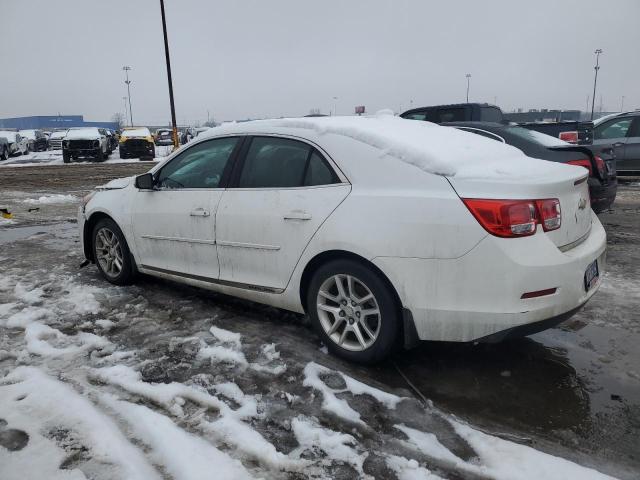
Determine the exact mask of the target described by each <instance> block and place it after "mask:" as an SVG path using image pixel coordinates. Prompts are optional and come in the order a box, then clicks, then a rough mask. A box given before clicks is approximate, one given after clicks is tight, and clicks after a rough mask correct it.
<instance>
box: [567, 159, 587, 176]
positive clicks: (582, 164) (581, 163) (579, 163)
mask: <svg viewBox="0 0 640 480" xmlns="http://www.w3.org/2000/svg"><path fill="white" fill-rule="evenodd" d="M567 163H569V165H577V166H579V167H584V168H586V169H587V170H589V176H592V175H593V170H592V169H591V160H589V159H588V158H584V159H581V160H571V161H569V162H567Z"/></svg>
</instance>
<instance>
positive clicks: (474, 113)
mask: <svg viewBox="0 0 640 480" xmlns="http://www.w3.org/2000/svg"><path fill="white" fill-rule="evenodd" d="M400 116H401V117H402V118H407V119H409V120H424V121H426V122H432V123H438V124H439V123H448V122H494V123H505V120H504V117H503V115H502V110H500V107H497V106H495V105H490V104H488V103H454V104H451V105H434V106H431V107H419V108H413V109H411V110H407V111H406V112H404V113H401V114H400Z"/></svg>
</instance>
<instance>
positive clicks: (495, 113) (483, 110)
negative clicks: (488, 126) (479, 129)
mask: <svg viewBox="0 0 640 480" xmlns="http://www.w3.org/2000/svg"><path fill="white" fill-rule="evenodd" d="M480 120H481V121H483V122H495V123H501V122H502V112H501V111H500V109H498V108H494V107H480Z"/></svg>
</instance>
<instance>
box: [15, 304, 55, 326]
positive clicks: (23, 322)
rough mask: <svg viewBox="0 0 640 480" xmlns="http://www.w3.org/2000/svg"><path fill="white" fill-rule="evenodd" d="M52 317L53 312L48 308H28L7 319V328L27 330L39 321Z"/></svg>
mask: <svg viewBox="0 0 640 480" xmlns="http://www.w3.org/2000/svg"><path fill="white" fill-rule="evenodd" d="M50 316H51V312H50V311H49V310H48V309H46V308H41V307H27V308H24V309H23V310H21V311H19V312H17V313H14V314H13V315H11V316H10V317H9V318H8V319H7V321H6V323H5V326H6V327H7V328H22V329H25V328H27V326H28V325H29V324H31V323H33V322H35V321H38V320H42V319H45V318H48V317H50Z"/></svg>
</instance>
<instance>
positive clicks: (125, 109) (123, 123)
mask: <svg viewBox="0 0 640 480" xmlns="http://www.w3.org/2000/svg"><path fill="white" fill-rule="evenodd" d="M122 102H123V103H124V120H123V122H122V126H125V125H126V124H127V97H122Z"/></svg>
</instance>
